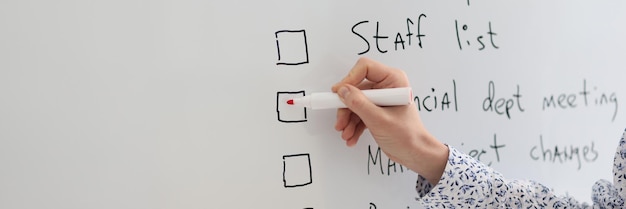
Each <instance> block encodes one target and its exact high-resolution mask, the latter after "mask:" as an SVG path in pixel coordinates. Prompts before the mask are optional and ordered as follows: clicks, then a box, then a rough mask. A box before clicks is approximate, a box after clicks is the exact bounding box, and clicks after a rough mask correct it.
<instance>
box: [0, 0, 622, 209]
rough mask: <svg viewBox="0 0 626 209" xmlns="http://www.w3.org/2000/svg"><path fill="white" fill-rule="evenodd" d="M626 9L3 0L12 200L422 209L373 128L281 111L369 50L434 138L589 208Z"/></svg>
mask: <svg viewBox="0 0 626 209" xmlns="http://www.w3.org/2000/svg"><path fill="white" fill-rule="evenodd" d="M625 9H626V3H623V2H622V1H564V0H561V1H539V0H533V1H516V2H513V1H494V0H489V1H471V0H467V1H437V2H434V1H428V2H426V1H385V2H380V1H368V0H366V1H340V2H337V1H248V2H239V1H221V2H216V1H195V0H182V1H137V0H126V1H119V0H113V1H10V0H9V1H2V2H0V98H1V99H0V208H14V209H17V208H285V209H288V208H289V209H294V208H315V209H324V208H370V209H372V208H377V209H392V208H398V209H399V208H402V209H404V208H422V207H421V206H420V205H419V204H418V203H417V202H416V201H415V197H416V195H417V194H416V192H415V191H414V186H415V185H414V184H415V181H416V174H415V173H413V172H411V171H407V170H406V168H403V167H400V165H396V164H394V163H393V162H390V161H389V160H388V159H387V158H386V156H384V155H383V154H378V155H377V148H378V147H377V146H376V144H375V143H374V141H373V140H372V138H371V136H369V135H367V134H366V136H365V137H364V138H363V139H362V140H361V141H360V142H359V144H357V146H355V147H353V148H348V147H345V146H344V145H343V141H342V140H341V139H340V135H339V133H337V132H335V131H334V129H333V124H334V119H335V112H334V111H332V110H330V111H310V110H307V111H306V112H305V110H303V109H290V108H288V107H285V106H283V105H282V104H283V103H282V102H281V101H282V100H284V99H286V98H292V97H298V96H302V95H305V94H310V93H312V92H321V91H329V90H330V86H331V85H332V84H334V83H336V82H337V81H339V80H340V79H341V78H342V77H343V76H344V75H345V74H346V73H347V72H348V70H349V69H350V67H351V66H352V65H353V64H354V62H355V61H356V60H357V59H358V58H359V57H361V56H366V57H370V58H372V59H375V60H378V61H381V62H383V63H386V64H388V65H391V66H394V67H398V68H401V69H403V70H405V71H406V73H407V75H408V76H409V79H410V81H411V84H412V87H413V89H414V94H415V101H416V102H419V104H418V105H416V108H419V110H420V114H421V116H422V118H423V121H424V123H425V125H426V127H427V128H428V129H429V130H430V131H431V132H432V133H433V134H434V135H435V136H436V137H437V138H438V139H439V140H441V141H443V142H444V143H446V144H449V145H451V146H453V147H456V148H458V149H460V150H462V151H463V152H466V153H468V154H471V155H473V156H475V157H476V158H479V159H480V160H481V161H482V162H484V163H487V164H489V165H491V167H493V168H495V169H496V170H498V171H500V172H502V173H503V174H504V175H505V176H506V177H507V178H510V179H532V180H535V181H538V182H541V183H543V184H545V185H546V186H548V187H550V188H554V189H555V191H556V192H557V193H558V194H562V195H565V194H569V195H572V196H574V197H576V198H577V199H578V200H580V201H584V202H590V201H591V199H590V195H591V194H590V191H591V186H592V185H593V183H594V182H595V181H596V180H598V179H608V180H610V179H611V178H612V175H611V168H612V160H613V153H614V152H615V151H614V150H615V147H616V145H617V142H618V140H619V137H620V136H621V132H622V131H623V130H624V128H626V115H625V114H624V112H625V111H626V108H625V106H624V105H623V104H625V103H626V91H625V90H626V82H624V78H625V77H626V71H625V70H624V66H626V59H625V57H626V51H624V48H626V38H625V37H626V28H625V27H623V25H624V22H625V20H626V14H625V13H624V12H623V11H624V10H625ZM407 34H410V35H409V36H407ZM409 37H410V38H409ZM555 149H557V150H558V151H557V152H555V151H554V150H555ZM572 152H575V153H577V154H575V155H572V154H571V153H572ZM555 153H558V154H555ZM566 154H568V155H570V156H571V158H569V157H567V156H565V155H566ZM374 161H376V164H374Z"/></svg>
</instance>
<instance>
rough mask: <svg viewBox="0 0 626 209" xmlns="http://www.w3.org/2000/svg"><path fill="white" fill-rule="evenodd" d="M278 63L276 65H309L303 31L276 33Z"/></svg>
mask: <svg viewBox="0 0 626 209" xmlns="http://www.w3.org/2000/svg"><path fill="white" fill-rule="evenodd" d="M275 34H276V47H277V50H278V62H277V63H276V65H301V64H306V63H309V49H308V46H307V43H306V32H305V31H304V30H281V31H276V33H275Z"/></svg>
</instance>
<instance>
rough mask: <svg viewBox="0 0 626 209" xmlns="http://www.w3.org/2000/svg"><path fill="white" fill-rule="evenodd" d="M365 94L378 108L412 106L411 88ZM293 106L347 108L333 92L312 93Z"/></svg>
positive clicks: (299, 99) (378, 90) (379, 90)
mask: <svg viewBox="0 0 626 209" xmlns="http://www.w3.org/2000/svg"><path fill="white" fill-rule="evenodd" d="M361 92H363V94H364V95H365V97H367V99H369V100H370V101H371V102H372V103H374V104H376V105H378V106H400V105H408V104H411V101H412V100H413V98H412V97H413V94H412V92H411V88H410V87H402V88H388V89H368V90H362V91H361ZM293 105H296V106H302V107H309V108H311V109H314V110H316V109H331V108H335V109H336V108H346V105H345V104H343V102H341V99H339V95H337V94H336V93H331V92H324V93H312V94H311V95H309V96H304V97H300V98H295V99H293Z"/></svg>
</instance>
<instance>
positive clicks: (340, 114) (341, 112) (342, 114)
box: [335, 108, 352, 131]
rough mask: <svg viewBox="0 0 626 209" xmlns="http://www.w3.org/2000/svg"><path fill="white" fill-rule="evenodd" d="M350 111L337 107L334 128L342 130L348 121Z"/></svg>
mask: <svg viewBox="0 0 626 209" xmlns="http://www.w3.org/2000/svg"><path fill="white" fill-rule="evenodd" d="M351 114H352V111H350V109H348V108H340V109H337V121H336V122H335V130H337V131H343V129H345V128H346V126H347V125H348V122H350V115H351Z"/></svg>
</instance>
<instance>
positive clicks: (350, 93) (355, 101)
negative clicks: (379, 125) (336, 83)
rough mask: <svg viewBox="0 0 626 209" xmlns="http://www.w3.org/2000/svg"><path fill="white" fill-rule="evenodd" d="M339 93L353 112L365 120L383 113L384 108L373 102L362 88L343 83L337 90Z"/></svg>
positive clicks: (367, 120) (372, 118)
mask: <svg viewBox="0 0 626 209" xmlns="http://www.w3.org/2000/svg"><path fill="white" fill-rule="evenodd" d="M337 94H338V95H339V98H340V99H341V101H342V102H343V103H344V104H345V105H346V106H347V107H348V109H350V110H351V111H352V112H354V113H355V114H357V115H358V116H359V117H360V118H361V119H362V120H363V121H364V122H366V123H367V122H371V121H372V120H374V119H375V118H379V117H380V116H381V114H382V111H383V110H382V108H381V107H379V106H377V105H375V104H374V103H372V102H371V101H370V100H369V99H367V97H365V95H363V93H362V92H361V90H360V89H358V88H356V87H354V86H352V85H349V84H347V85H343V86H341V87H340V88H339V90H337Z"/></svg>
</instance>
